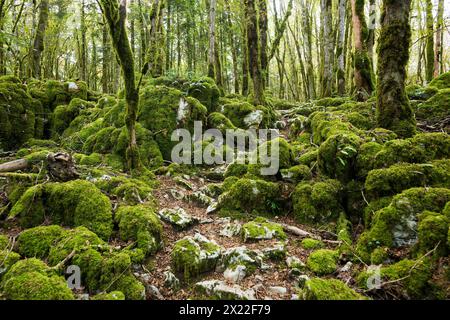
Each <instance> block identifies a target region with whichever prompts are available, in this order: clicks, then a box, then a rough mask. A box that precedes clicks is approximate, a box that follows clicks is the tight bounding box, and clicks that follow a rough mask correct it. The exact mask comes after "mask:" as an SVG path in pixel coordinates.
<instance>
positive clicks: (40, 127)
mask: <svg viewBox="0 0 450 320" xmlns="http://www.w3.org/2000/svg"><path fill="white" fill-rule="evenodd" d="M42 113H43V107H42V104H41V103H40V102H39V101H38V100H35V99H33V98H32V97H31V96H30V95H29V94H28V93H27V92H26V87H25V86H24V85H22V84H21V83H20V81H18V80H17V79H15V78H11V77H6V78H5V77H2V78H0V148H1V149H3V150H13V149H17V148H18V147H20V146H21V145H22V144H23V143H25V142H26V141H27V140H29V139H30V138H42V136H43V133H44V124H43V119H42Z"/></svg>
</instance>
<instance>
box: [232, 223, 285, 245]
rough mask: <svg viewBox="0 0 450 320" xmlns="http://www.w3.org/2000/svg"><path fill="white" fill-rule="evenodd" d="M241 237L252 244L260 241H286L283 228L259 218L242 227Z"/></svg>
mask: <svg viewBox="0 0 450 320" xmlns="http://www.w3.org/2000/svg"><path fill="white" fill-rule="evenodd" d="M241 235H242V238H243V240H244V242H252V241H259V240H271V239H278V240H286V239H287V236H286V234H285V233H284V230H283V226H281V225H280V224H278V223H274V222H270V221H269V220H267V219H265V218H262V217H259V218H256V219H255V220H253V221H250V222H248V223H246V224H244V225H243V226H242V229H241Z"/></svg>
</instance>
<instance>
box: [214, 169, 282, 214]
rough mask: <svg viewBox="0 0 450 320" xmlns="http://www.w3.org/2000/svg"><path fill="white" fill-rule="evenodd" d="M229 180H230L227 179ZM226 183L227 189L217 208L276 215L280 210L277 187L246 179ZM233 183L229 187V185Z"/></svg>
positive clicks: (269, 183)
mask: <svg viewBox="0 0 450 320" xmlns="http://www.w3.org/2000/svg"><path fill="white" fill-rule="evenodd" d="M228 179H231V178H228ZM234 181H235V180H234V179H233V180H229V181H227V184H229V185H230V186H229V188H228V187H227V188H226V190H227V191H226V192H225V193H224V194H222V196H221V197H220V198H219V208H220V209H228V210H239V211H241V212H242V211H244V212H246V213H260V214H265V215H270V214H276V213H277V212H278V211H279V209H280V200H279V198H280V187H279V185H277V184H275V183H272V182H266V181H263V180H251V179H247V178H243V179H239V180H237V181H236V182H234ZM230 182H231V183H233V184H232V185H231V183H230Z"/></svg>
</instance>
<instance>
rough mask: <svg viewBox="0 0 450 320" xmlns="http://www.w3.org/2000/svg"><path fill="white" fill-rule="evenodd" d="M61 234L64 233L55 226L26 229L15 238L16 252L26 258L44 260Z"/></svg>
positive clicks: (60, 228) (64, 232)
mask: <svg viewBox="0 0 450 320" xmlns="http://www.w3.org/2000/svg"><path fill="white" fill-rule="evenodd" d="M63 234H66V231H65V230H64V229H63V228H62V227H60V226H57V225H53V226H40V227H36V228H31V229H27V230H25V231H22V233H20V234H19V237H18V238H17V251H18V252H19V253H20V254H21V255H22V256H24V257H27V258H39V259H45V258H46V257H47V256H48V254H49V252H50V249H51V248H52V247H54V246H55V245H56V244H57V242H58V241H59V240H60V239H61V236H62V235H63Z"/></svg>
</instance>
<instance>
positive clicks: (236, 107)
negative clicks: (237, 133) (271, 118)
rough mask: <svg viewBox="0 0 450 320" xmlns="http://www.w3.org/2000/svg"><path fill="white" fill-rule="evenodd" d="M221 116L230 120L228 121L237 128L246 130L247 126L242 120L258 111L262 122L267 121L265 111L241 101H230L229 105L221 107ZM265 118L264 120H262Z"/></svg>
mask: <svg viewBox="0 0 450 320" xmlns="http://www.w3.org/2000/svg"><path fill="white" fill-rule="evenodd" d="M222 109H223V114H224V115H225V116H226V117H227V118H228V119H230V121H231V122H232V123H233V125H235V126H236V127H238V128H241V129H248V125H247V124H246V123H245V121H244V119H245V118H246V117H247V116H248V115H249V114H251V113H252V112H255V111H257V110H259V109H261V111H262V112H261V113H262V115H263V122H265V121H267V117H268V115H267V110H263V109H262V108H257V107H255V106H253V105H252V104H250V103H248V102H242V101H230V103H227V104H225V105H224V106H223V107H222ZM264 118H266V119H264Z"/></svg>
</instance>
